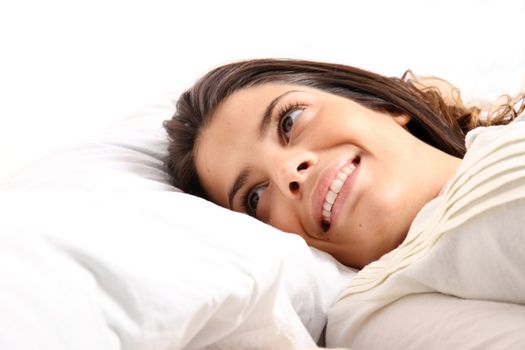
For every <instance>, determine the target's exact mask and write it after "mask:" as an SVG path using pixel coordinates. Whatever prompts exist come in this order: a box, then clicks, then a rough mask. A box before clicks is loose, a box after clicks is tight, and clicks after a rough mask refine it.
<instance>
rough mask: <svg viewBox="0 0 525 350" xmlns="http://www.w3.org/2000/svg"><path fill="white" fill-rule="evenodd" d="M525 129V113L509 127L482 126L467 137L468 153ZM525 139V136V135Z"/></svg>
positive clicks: (508, 125) (470, 132)
mask: <svg viewBox="0 0 525 350" xmlns="http://www.w3.org/2000/svg"><path fill="white" fill-rule="evenodd" d="M524 129H525V111H523V112H522V113H521V114H520V115H518V116H517V117H516V118H515V119H514V120H513V121H512V122H510V123H509V124H507V125H493V126H480V127H477V128H475V129H472V130H471V131H469V132H468V133H467V135H466V137H465V146H466V148H467V153H469V152H472V150H473V149H477V148H479V147H481V146H483V145H486V144H489V143H491V142H492V141H494V140H497V139H499V138H502V137H505V135H507V134H508V133H509V131H511V130H521V131H523V130H524ZM523 136H524V137H525V135H523Z"/></svg>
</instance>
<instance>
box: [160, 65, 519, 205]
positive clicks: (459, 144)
mask: <svg viewBox="0 0 525 350" xmlns="http://www.w3.org/2000/svg"><path fill="white" fill-rule="evenodd" d="M436 81H438V80H437V79H433V80H430V79H422V80H418V79H417V78H415V77H413V75H412V74H411V72H410V71H407V73H405V74H404V75H403V77H401V78H396V77H385V76H382V75H379V74H375V73H372V72H368V71H365V70H362V69H358V68H355V67H351V66H346V65H341V64H333V63H322V62H312V61H303V60H284V59H257V60H249V61H241V62H236V63H231V64H227V65H224V66H221V67H218V68H215V69H213V70H212V71H210V72H209V73H207V74H206V75H205V76H203V77H202V78H201V79H200V80H198V81H197V82H196V83H195V85H194V86H193V87H191V88H190V89H189V90H187V91H186V92H184V93H183V94H182V95H181V96H180V98H179V100H178V102H177V110H176V112H175V114H174V116H173V117H172V118H171V119H170V120H167V121H165V122H164V127H165V128H166V130H167V133H168V136H169V146H168V156H167V158H166V160H165V166H166V169H167V172H168V174H169V175H170V177H171V179H172V182H173V185H175V186H176V187H178V188H180V189H181V190H183V191H185V192H187V193H191V194H195V195H198V196H201V197H204V198H206V193H205V191H204V189H203V188H202V186H201V184H200V181H199V178H198V175H197V171H196V168H195V163H194V147H195V141H196V139H197V137H198V136H199V131H200V130H202V129H203V128H204V127H205V126H206V125H207V123H209V121H210V118H211V116H212V114H213V112H214V110H215V109H216V108H217V106H218V105H219V104H220V103H221V102H222V101H224V100H225V99H226V98H227V97H228V96H230V95H231V94H232V93H233V92H235V91H237V90H240V89H243V88H247V87H252V86H256V85H260V84H264V83H270V82H274V83H286V84H294V85H304V86H309V87H313V88H317V89H320V90H324V91H327V92H330V93H333V94H336V95H339V96H343V97H346V98H349V99H352V100H354V101H355V102H358V103H360V104H362V105H363V106H365V107H367V108H370V109H372V110H375V111H381V112H387V113H390V114H392V115H400V114H406V115H408V116H410V117H411V121H410V122H409V123H408V125H407V128H408V130H409V131H410V132H411V133H412V134H413V135H414V136H416V137H418V138H419V139H420V140H422V141H424V142H426V143H428V144H430V145H432V146H434V147H436V148H438V149H440V150H442V151H444V152H447V153H449V154H451V155H453V156H457V157H463V155H464V154H465V145H464V139H465V134H466V133H467V132H468V131H469V130H471V129H473V128H475V127H477V126H486V125H493V124H506V123H508V122H510V121H511V120H512V119H514V118H515V117H516V115H517V114H519V113H520V112H521V111H522V110H523V109H525V106H524V104H523V103H521V106H519V108H517V109H518V110H516V109H514V108H513V104H512V103H511V102H512V101H511V100H510V99H508V100H507V101H506V103H502V104H501V105H500V107H499V108H498V109H497V110H496V111H494V112H493V113H492V114H491V115H490V116H489V117H487V118H482V117H480V112H481V109H480V108H479V107H476V106H472V107H466V106H465V105H464V104H463V103H462V102H461V98H460V96H459V91H458V90H457V89H454V88H452V87H451V85H450V84H448V83H446V82H444V81H442V80H441V81H439V82H440V83H441V85H445V87H447V86H448V87H449V88H450V89H449V91H448V93H447V92H445V95H446V96H444V94H443V91H445V89H443V86H439V85H440V84H436V83H435V82H436ZM520 100H521V102H523V95H521V96H520Z"/></svg>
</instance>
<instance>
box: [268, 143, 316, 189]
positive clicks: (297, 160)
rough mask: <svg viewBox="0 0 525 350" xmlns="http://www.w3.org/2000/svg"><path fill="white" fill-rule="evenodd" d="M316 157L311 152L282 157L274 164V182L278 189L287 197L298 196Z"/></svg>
mask: <svg viewBox="0 0 525 350" xmlns="http://www.w3.org/2000/svg"><path fill="white" fill-rule="evenodd" d="M316 163H317V158H316V157H315V155H314V154H312V153H306V152H305V153H301V154H295V155H292V156H288V157H284V158H283V159H281V160H280V161H279V164H276V165H277V167H276V174H275V182H276V185H277V187H278V188H279V190H280V191H281V192H282V193H283V194H284V195H285V196H287V197H289V198H294V199H295V198H300V197H301V196H302V193H303V188H304V184H305V182H306V180H307V179H308V176H309V174H310V170H311V168H312V166H314V165H315V164H316Z"/></svg>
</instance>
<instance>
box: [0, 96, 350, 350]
mask: <svg viewBox="0 0 525 350" xmlns="http://www.w3.org/2000/svg"><path fill="white" fill-rule="evenodd" d="M173 112H174V103H173V99H172V98H170V97H167V98H164V99H163V102H161V103H157V104H155V105H153V106H152V107H149V108H146V109H144V110H142V111H141V112H139V113H137V114H135V115H133V116H131V117H129V118H126V119H125V120H123V121H122V122H120V123H119V124H118V125H116V126H115V127H114V128H111V129H109V130H107V131H106V132H105V133H103V134H102V135H101V136H100V137H98V138H97V139H96V140H95V141H94V142H90V143H86V144H84V145H79V146H77V147H72V148H70V149H68V150H64V151H60V152H56V153H55V154H54V155H52V156H50V157H48V158H46V159H43V160H42V161H40V162H38V163H36V164H34V165H32V166H30V167H28V168H27V169H25V170H24V171H22V172H20V173H18V174H17V175H16V176H14V177H12V178H10V179H9V181H8V182H7V183H5V184H3V185H0V192H1V193H0V213H2V216H3V218H2V220H0V233H1V236H0V239H1V242H0V250H1V252H0V281H2V282H0V283H2V286H1V287H0V289H1V290H2V293H3V294H2V295H4V296H6V297H4V298H0V329H9V330H10V332H7V334H6V333H5V332H2V334H0V348H32V346H34V347H35V348H53V349H62V348H63V349H68V350H69V349H94V348H96V349H115V348H122V349H164V348H165V349H167V348H169V349H182V348H189V349H197V348H204V347H208V346H210V347H211V348H214V349H235V348H239V349H241V348H249V347H250V348H261V349H269V348H279V349H281V348H282V349H284V348H286V347H291V346H292V345H291V344H294V345H293V346H312V345H313V344H314V341H317V340H318V339H319V338H320V336H321V332H322V329H323V327H324V325H325V322H326V312H327V310H328V309H329V308H330V307H331V305H332V304H333V302H334V301H335V299H336V297H337V296H338V294H339V292H340V291H341V290H342V289H343V288H344V287H345V286H346V285H347V284H348V282H349V281H350V279H351V278H352V277H353V274H354V272H353V271H352V270H350V269H348V268H346V267H344V266H342V265H340V264H339V263H337V262H336V261H335V260H334V259H333V258H332V257H331V256H329V255H328V254H325V253H323V252H320V251H317V250H315V249H312V248H309V247H308V246H307V245H306V244H305V242H304V240H303V239H302V238H300V237H299V236H296V235H292V234H285V233H282V232H280V231H278V230H276V229H273V228H272V227H270V226H268V225H265V224H262V223H260V222H258V221H256V220H254V219H252V218H250V217H248V216H246V215H242V214H238V213H234V212H231V211H229V210H226V209H223V208H220V207H218V206H216V205H214V204H212V203H210V202H207V201H204V200H202V199H200V198H196V197H192V196H189V195H186V194H183V193H179V192H178V191H177V189H175V188H173V187H172V186H170V185H169V183H168V179H167V177H166V175H165V173H164V171H163V166H162V159H163V157H164V155H165V147H166V135H165V133H164V130H163V128H162V121H163V120H165V119H168V118H170V117H171V115H172V114H173ZM13 276H15V278H13ZM20 276H22V277H20ZM24 334H31V335H32V336H31V337H27V336H25V337H24V336H23V335H24Z"/></svg>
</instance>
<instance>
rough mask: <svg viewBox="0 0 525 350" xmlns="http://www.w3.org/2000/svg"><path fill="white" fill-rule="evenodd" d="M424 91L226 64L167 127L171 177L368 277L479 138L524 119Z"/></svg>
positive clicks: (324, 66)
mask: <svg viewBox="0 0 525 350" xmlns="http://www.w3.org/2000/svg"><path fill="white" fill-rule="evenodd" d="M425 84H427V83H424V84H421V83H418V81H417V80H413V79H412V78H411V76H410V75H409V74H407V75H405V77H404V78H401V79H399V78H387V77H383V76H380V75H377V74H373V73H370V72H367V71H363V70H360V69H357V68H353V67H349V66H342V65H336V64H328V63H318V62H306V61H293V60H253V61H246V62H239V63H233V64H229V65H226V66H223V67H219V68H217V69H215V70H213V71H211V72H210V73H208V74H207V75H206V76H204V77H203V78H202V79H201V80H200V81H199V82H197V83H196V84H195V86H194V87H193V88H192V89H190V90H188V91H187V92H186V93H184V94H183V95H182V96H181V98H180V100H179V102H178V105H177V113H176V115H175V116H174V117H173V119H172V120H170V121H168V122H167V123H166V124H165V126H166V128H167V130H168V133H169V135H170V137H171V144H170V147H169V158H168V160H167V169H168V171H169V173H170V175H171V176H172V179H173V181H174V184H175V186H177V187H179V188H181V189H182V190H184V191H186V192H189V193H193V194H197V195H200V196H203V197H205V198H208V199H210V200H212V201H214V202H216V203H218V204H220V205H222V206H224V207H227V208H231V209H232V210H236V211H242V212H246V213H248V214H250V215H252V216H254V217H256V218H258V219H260V220H263V221H264V222H267V223H268V224H270V225H272V226H275V227H277V228H279V229H282V230H283V231H286V232H292V233H296V234H300V235H301V236H302V237H303V238H304V239H305V240H306V242H307V243H308V244H309V245H311V246H314V247H316V248H319V249H321V250H323V251H326V252H328V253H330V254H332V255H333V256H335V257H336V258H337V259H338V260H340V261H341V262H342V263H344V264H346V265H349V266H353V267H358V268H361V267H363V266H365V265H367V264H368V263H370V262H372V261H374V260H377V259H378V258H379V257H381V256H382V255H383V254H385V253H387V252H389V251H391V250H392V249H394V248H395V247H397V246H398V245H399V244H400V243H401V242H402V241H403V240H404V239H405V237H406V234H407V232H408V229H409V227H410V224H411V223H412V221H413V220H414V218H415V216H416V214H417V213H418V212H419V211H420V209H421V208H422V207H423V205H424V204H425V203H427V202H429V201H430V200H431V199H433V198H435V197H436V196H437V195H438V194H439V192H440V191H441V190H442V189H443V186H444V185H445V184H446V183H447V181H449V180H450V179H451V178H452V177H453V175H454V174H455V172H456V170H457V168H458V166H459V164H460V161H461V158H462V157H463V156H464V154H465V142H464V141H465V134H466V133H467V132H468V131H469V130H471V129H473V128H474V127H476V126H481V125H492V124H506V123H508V122H510V121H511V120H512V119H514V117H515V116H516V115H517V114H518V112H520V111H519V110H515V109H514V108H513V107H514V105H513V104H509V103H507V104H503V105H501V106H499V109H497V110H496V111H495V112H493V114H492V115H491V116H489V118H488V119H483V118H481V117H480V114H481V110H480V108H478V107H475V106H473V107H466V106H464V105H463V104H462V102H461V100H460V98H459V95H458V94H457V91H456V90H454V89H452V88H448V90H447V87H446V86H445V87H443V85H445V84H443V83H442V82H440V85H441V87H440V89H441V91H440V90H439V89H438V88H436V87H433V86H428V84H427V85H425ZM440 92H441V93H440ZM523 108H524V106H521V107H520V109H523Z"/></svg>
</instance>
